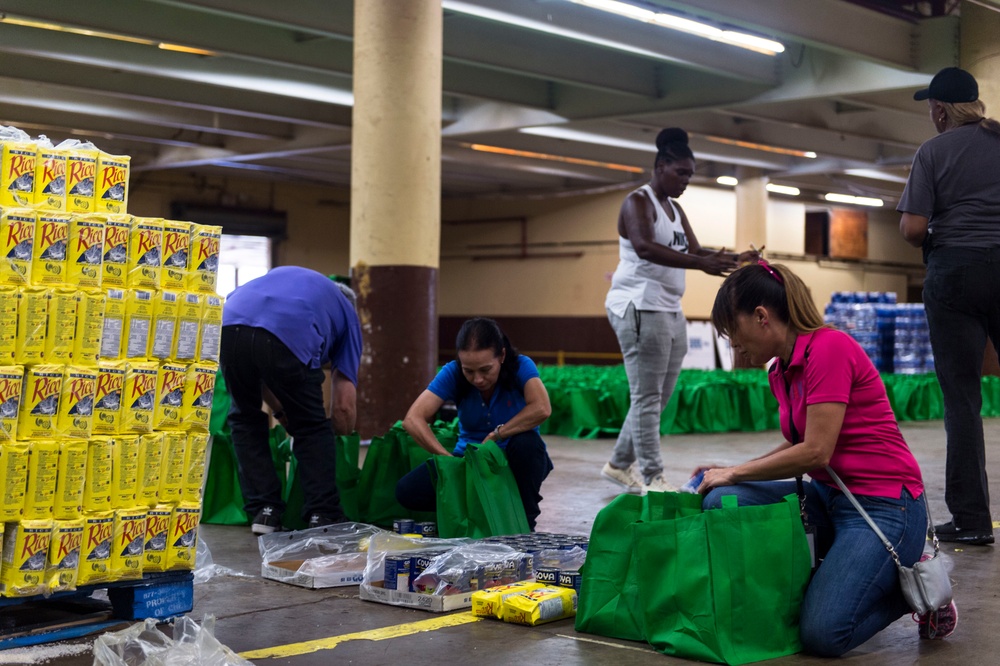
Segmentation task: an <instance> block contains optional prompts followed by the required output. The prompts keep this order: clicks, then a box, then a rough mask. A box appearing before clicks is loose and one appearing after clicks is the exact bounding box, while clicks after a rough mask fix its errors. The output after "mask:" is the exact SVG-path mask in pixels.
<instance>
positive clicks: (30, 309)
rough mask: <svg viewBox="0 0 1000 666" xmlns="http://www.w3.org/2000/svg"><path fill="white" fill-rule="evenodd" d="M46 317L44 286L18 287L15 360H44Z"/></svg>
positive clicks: (40, 361)
mask: <svg viewBox="0 0 1000 666" xmlns="http://www.w3.org/2000/svg"><path fill="white" fill-rule="evenodd" d="M48 317H49V290H48V289H46V288H45V287H18V291H17V343H16V347H15V350H14V360H15V361H17V362H18V363H20V364H22V365H28V364H29V363H42V362H43V361H44V360H45V331H46V328H47V327H48Z"/></svg>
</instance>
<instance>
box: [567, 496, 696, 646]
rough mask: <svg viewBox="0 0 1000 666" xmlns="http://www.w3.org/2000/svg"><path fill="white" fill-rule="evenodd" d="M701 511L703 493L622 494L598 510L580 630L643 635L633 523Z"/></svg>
mask: <svg viewBox="0 0 1000 666" xmlns="http://www.w3.org/2000/svg"><path fill="white" fill-rule="evenodd" d="M700 513H701V495H695V494H691V493H648V494H646V495H645V496H641V497H640V496H639V495H627V494H623V495H619V496H618V497H616V498H615V499H614V500H612V501H611V503H610V504H608V505H607V506H606V507H604V508H603V509H601V510H600V512H598V514H597V517H596V518H595V519H594V526H593V528H592V529H591V532H590V543H589V545H588V547H587V561H586V564H584V566H583V570H582V576H583V577H582V581H581V588H580V597H579V606H578V608H577V612H576V630H577V631H583V632H586V633H590V634H597V635H600V636H610V637H612V638H623V639H627V640H633V641H640V640H644V638H645V634H644V632H643V627H642V615H641V613H640V609H639V606H638V602H639V592H638V590H639V588H640V587H642V585H644V584H645V582H644V581H642V579H640V578H639V577H638V575H637V572H636V569H635V567H634V565H633V559H632V551H633V535H632V525H635V524H642V523H646V522H650V521H664V520H673V519H674V518H678V517H681V516H689V515H698V514H700Z"/></svg>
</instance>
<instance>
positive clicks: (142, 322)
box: [122, 289, 153, 361]
mask: <svg viewBox="0 0 1000 666" xmlns="http://www.w3.org/2000/svg"><path fill="white" fill-rule="evenodd" d="M152 328H153V292H152V291H150V290H147V289H128V290H127V291H126V292H125V331H124V334H123V338H124V339H123V340H122V343H123V345H124V349H123V352H122V353H123V355H124V357H125V358H126V359H130V360H134V361H145V360H146V352H148V351H149V342H150V339H151V337H152V336H151V333H152Z"/></svg>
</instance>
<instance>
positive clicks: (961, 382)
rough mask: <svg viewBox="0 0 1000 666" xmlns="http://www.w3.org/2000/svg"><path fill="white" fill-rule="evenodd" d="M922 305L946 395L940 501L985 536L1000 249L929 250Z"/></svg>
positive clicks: (999, 336)
mask: <svg viewBox="0 0 1000 666" xmlns="http://www.w3.org/2000/svg"><path fill="white" fill-rule="evenodd" d="M924 305H925V308H926V310H927V324H928V326H929V327H930V336H931V348H932V349H933V351H934V365H935V368H936V370H937V378H938V382H939V383H940V384H941V392H942V394H943V396H944V429H945V433H946V434H947V437H948V453H947V457H946V459H945V493H944V496H945V502H947V504H948V510H949V511H951V515H952V516H953V517H954V520H955V525H956V526H957V527H960V528H962V529H987V530H988V529H990V528H991V527H992V524H993V521H992V518H991V516H990V494H989V484H988V482H987V479H986V450H985V443H984V440H983V419H982V416H981V415H980V411H981V410H982V407H983V394H982V371H983V353H984V352H985V350H986V339H987V336H989V337H990V338H991V339H992V340H993V345H994V347H996V348H997V351H998V352H1000V247H992V248H948V247H943V248H942V247H939V248H934V249H933V250H931V252H930V254H929V255H928V260H927V279H926V280H925V281H924Z"/></svg>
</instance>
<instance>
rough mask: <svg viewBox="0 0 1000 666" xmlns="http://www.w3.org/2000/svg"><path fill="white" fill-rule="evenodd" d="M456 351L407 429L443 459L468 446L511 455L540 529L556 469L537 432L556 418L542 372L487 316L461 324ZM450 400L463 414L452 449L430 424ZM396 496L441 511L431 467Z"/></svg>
mask: <svg viewBox="0 0 1000 666" xmlns="http://www.w3.org/2000/svg"><path fill="white" fill-rule="evenodd" d="M455 347H456V348H457V349H458V360H455V361H451V362H450V363H448V364H447V365H445V366H444V367H443V368H441V371H440V372H439V373H438V374H437V376H436V377H435V378H434V381H432V382H431V383H430V386H428V387H427V389H426V390H425V391H424V392H423V393H421V394H420V396H419V397H417V399H416V400H415V401H414V403H413V405H411V406H410V409H409V411H408V412H407V413H406V418H405V419H403V427H404V428H405V429H406V432H408V433H409V434H410V436H411V437H413V439H414V440H415V441H416V442H417V443H418V444H419V445H420V446H421V447H423V448H424V449H426V450H427V451H430V452H431V453H434V454H436V455H442V456H451V455H455V456H461V455H463V454H464V453H465V447H466V445H467V444H468V443H469V442H474V443H479V442H488V441H494V442H496V443H497V446H499V447H500V448H501V449H503V451H504V453H506V455H507V462H508V463H509V464H510V469H511V471H512V472H513V473H514V479H515V480H516V481H517V488H518V490H519V491H520V495H521V501H522V502H523V503H524V512H525V514H526V515H527V517H528V525H529V527H531V529H532V531H534V529H535V520H536V519H537V518H538V514H539V513H541V510H540V509H539V508H538V503H539V502H540V501H541V499H542V496H541V495H540V494H539V490H540V488H541V487H542V481H544V480H545V477H546V476H548V474H549V472H550V471H552V461H551V460H550V459H549V454H548V452H547V451H546V450H545V442H543V441H542V438H541V436H540V435H539V434H538V426H539V425H540V424H541V423H542V422H543V421H545V419H547V418H548V417H549V414H551V413H552V407H551V405H550V404H549V394H548V392H547V391H546V390H545V385H544V384H542V380H541V378H539V376H538V368H536V367H535V363H534V361H532V360H531V359H530V358H528V357H527V356H524V355H522V354H519V353H518V352H517V350H516V349H514V347H512V346H511V344H510V340H508V339H507V336H506V335H504V334H503V332H502V331H501V330H500V327H499V326H497V323H496V322H495V321H493V320H492V319H487V318H485V317H477V318H475V319H470V320H468V321H466V322H465V323H464V324H462V328H461V329H460V330H459V332H458V338H457V340H456V342H455ZM447 401H453V402H454V403H455V406H456V407H457V409H458V444H457V445H456V446H455V448H454V450H453V451H450V452H449V451H447V450H446V449H445V448H444V447H443V446H441V442H439V441H438V440H437V438H436V437H435V436H434V433H433V431H432V430H431V429H430V426H429V425H428V422H429V421H431V420H433V418H434V415H435V414H437V412H438V410H439V409H441V406H442V405H443V404H444V403H445V402H447ZM396 499H397V500H398V501H399V503H400V504H402V505H403V506H404V507H406V508H407V509H411V510H413V511H433V510H434V509H435V507H436V497H435V492H434V482H433V480H432V479H431V473H430V470H429V469H428V467H427V465H419V466H418V467H417V468H416V469H414V470H413V471H411V472H410V473H409V474H407V475H406V476H404V477H403V478H402V479H400V480H399V483H398V484H397V485H396Z"/></svg>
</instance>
